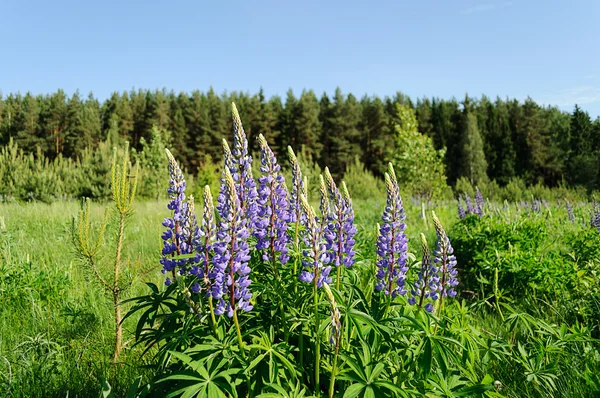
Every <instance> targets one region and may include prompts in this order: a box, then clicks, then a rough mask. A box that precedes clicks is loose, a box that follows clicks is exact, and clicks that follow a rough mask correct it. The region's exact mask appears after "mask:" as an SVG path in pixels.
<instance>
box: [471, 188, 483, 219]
mask: <svg viewBox="0 0 600 398" xmlns="http://www.w3.org/2000/svg"><path fill="white" fill-rule="evenodd" d="M484 208H485V201H484V200H483V195H482V194H481V191H480V190H479V188H476V189H475V209H474V211H475V214H477V215H478V216H480V217H481V216H483V209H484Z"/></svg>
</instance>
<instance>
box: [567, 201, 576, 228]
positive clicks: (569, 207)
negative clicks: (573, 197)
mask: <svg viewBox="0 0 600 398" xmlns="http://www.w3.org/2000/svg"><path fill="white" fill-rule="evenodd" d="M565 207H566V208H567V216H568V217H569V221H571V222H575V213H573V205H572V204H571V202H569V201H568V200H567V199H565Z"/></svg>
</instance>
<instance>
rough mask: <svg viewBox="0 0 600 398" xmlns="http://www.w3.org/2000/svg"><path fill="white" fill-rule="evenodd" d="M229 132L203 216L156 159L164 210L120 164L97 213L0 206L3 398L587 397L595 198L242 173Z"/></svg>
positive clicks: (270, 157)
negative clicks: (438, 194) (456, 196)
mask: <svg viewBox="0 0 600 398" xmlns="http://www.w3.org/2000/svg"><path fill="white" fill-rule="evenodd" d="M235 116H236V113H235V112H234V128H235V129H236V132H235V136H234V143H233V151H230V150H229V148H228V146H227V145H225V159H226V163H225V164H226V165H227V167H225V168H224V171H223V175H222V181H221V184H220V186H219V183H218V182H217V184H216V188H213V195H214V197H215V200H214V202H215V203H213V200H212V197H211V195H210V194H209V190H205V191H203V190H202V189H199V190H198V189H192V188H191V187H188V188H189V189H188V192H187V193H186V191H185V190H186V184H185V182H184V179H185V177H186V176H185V175H184V174H183V172H182V170H181V169H180V168H179V166H178V164H177V159H175V158H174V157H172V156H171V155H170V153H169V156H168V157H165V158H164V159H165V160H164V162H165V165H166V164H167V160H168V165H169V170H168V172H167V171H166V170H165V173H168V174H169V175H170V182H169V188H168V189H169V191H168V193H169V199H159V200H152V201H150V200H147V199H145V200H137V199H135V198H134V197H133V193H134V192H135V190H136V183H135V178H131V176H132V175H135V169H131V168H129V162H128V158H127V156H126V155H125V157H124V158H123V159H120V158H119V159H118V162H117V161H116V160H115V161H113V170H112V176H111V178H109V179H108V180H109V181H110V182H109V184H108V185H109V186H110V189H111V190H112V200H109V201H107V202H92V203H91V204H90V203H89V202H87V203H86V202H77V201H57V202H54V203H50V204H44V203H25V204H22V203H8V204H0V301H1V303H2V310H1V313H0V395H2V396H7V397H67V396H68V397H93V396H103V397H121V396H123V397H125V396H126V397H132V398H134V397H146V396H152V397H154V396H155V397H163V396H168V397H174V396H183V397H192V396H199V397H205V396H206V397H236V396H252V397H263V398H267V397H281V396H283V397H311V396H317V397H318V396H329V397H359V396H360V397H412V396H415V397H417V396H427V397H469V396H473V397H475V396H486V397H499V396H508V397H530V396H531V397H582V396H583V397H593V396H598V395H599V394H600V378H599V376H598V374H600V342H599V340H598V339H599V338H600V329H599V327H600V285H599V281H600V275H599V274H600V262H599V259H600V231H599V228H600V209H599V207H598V205H597V203H595V202H594V203H589V202H587V201H585V202H584V201H573V203H570V202H567V201H565V200H561V201H560V202H558V201H554V202H546V201H541V200H538V199H536V198H523V201H521V202H519V203H508V202H504V203H501V202H499V201H491V202H490V201H486V200H485V199H484V198H483V196H482V195H481V193H478V194H477V198H476V199H475V198H473V200H471V199H470V198H467V197H466V196H461V198H460V202H458V201H457V200H445V201H444V200H438V201H429V200H428V201H424V200H417V199H414V198H411V197H410V196H409V195H404V194H403V191H402V189H401V188H400V186H399V185H398V181H397V180H396V177H395V175H394V170H393V168H392V167H391V166H390V168H389V169H388V171H387V173H386V180H385V188H383V183H382V182H378V183H373V184H374V185H372V186H369V185H367V182H365V181H364V180H363V179H361V180H360V181H352V179H351V178H350V177H351V176H352V175H351V174H347V177H346V179H347V180H348V181H347V186H348V188H347V189H346V184H343V183H342V182H341V181H338V180H336V179H335V178H334V177H332V176H331V175H330V174H329V173H328V171H327V170H325V171H324V172H323V175H324V178H322V179H319V177H318V174H316V175H315V174H314V173H313V174H311V171H310V170H308V169H303V168H302V167H301V166H302V164H301V162H300V163H299V162H298V160H297V159H296V158H295V156H294V155H293V153H292V154H290V156H289V159H290V162H289V163H290V165H289V167H288V162H287V161H286V159H285V156H281V155H280V159H279V163H281V164H284V165H285V166H286V170H285V171H284V172H281V171H280V169H279V165H278V163H277V160H276V159H275V157H274V154H273V153H272V152H271V151H270V148H269V146H268V144H267V143H266V140H264V139H263V138H261V141H260V146H261V153H260V155H259V156H258V157H255V161H254V163H253V164H254V166H256V167H255V168H254V169H252V168H251V167H250V163H249V162H248V160H249V157H248V153H247V143H246V144H244V140H245V136H244V135H243V130H242V129H241V123H238V124H236V123H235V122H237V121H238V120H239V119H237V120H236V119H235ZM245 145H246V147H245ZM121 161H122V163H121ZM120 164H123V166H119V165H120ZM258 166H260V168H259V167H258ZM290 169H291V170H290ZM302 172H304V173H305V175H308V176H309V177H310V178H309V179H307V180H304V179H303V178H302ZM252 175H253V177H252ZM284 176H285V180H286V182H287V189H285V188H283V177H284ZM309 185H310V186H309ZM217 189H218V192H219V195H217ZM189 191H193V193H195V194H196V195H195V196H196V198H195V202H194V201H193V200H192V199H191V198H190V195H189V193H190V192H189ZM253 195H255V196H253ZM351 197H352V198H353V199H351ZM402 199H403V200H402ZM288 200H289V202H288ZM194 203H195V206H196V208H195V209H194ZM167 204H168V207H167ZM254 204H256V208H254V207H253V206H254ZM88 206H89V207H88ZM106 208H108V209H109V211H108V212H105V209H106ZM404 217H405V218H404ZM165 218H167V220H165ZM103 220H104V221H103ZM115 253H116V254H115ZM115 258H116V259H115ZM115 264H116V267H117V268H118V272H115ZM161 271H162V272H161ZM119 272H120V273H119ZM117 273H119V278H120V279H119V282H118V283H114V284H113V283H112V282H111V281H112V279H110V278H113V275H114V279H117ZM224 298H225V299H224ZM116 306H117V307H119V308H120V309H122V312H121V311H120V310H119V311H118V315H116V311H115V308H116ZM115 316H117V319H119V320H121V321H122V327H123V330H122V340H119V339H118V338H117V339H116V338H115V336H118V335H119V331H118V329H119V328H118V325H115Z"/></svg>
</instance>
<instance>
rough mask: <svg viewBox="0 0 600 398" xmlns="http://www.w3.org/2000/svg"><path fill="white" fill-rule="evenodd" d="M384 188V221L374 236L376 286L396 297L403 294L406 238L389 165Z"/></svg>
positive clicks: (404, 216)
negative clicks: (385, 198)
mask: <svg viewBox="0 0 600 398" xmlns="http://www.w3.org/2000/svg"><path fill="white" fill-rule="evenodd" d="M385 183H386V189H387V202H386V207H385V210H384V212H383V216H382V217H381V219H382V220H383V224H382V225H381V226H380V227H379V238H378V239H377V257H378V260H377V268H378V270H377V275H376V276H377V284H376V286H375V289H376V290H377V291H383V293H384V294H386V295H392V297H396V296H397V295H398V294H400V295H404V294H406V290H405V289H404V284H405V279H406V271H408V267H407V265H406V260H407V250H408V238H407V237H406V234H405V232H404V231H405V230H406V224H405V223H404V220H405V219H406V215H405V214H404V208H403V205H402V198H401V197H400V189H399V187H398V181H397V180H396V174H395V173H394V168H393V167H392V164H391V163H390V165H389V172H388V173H386V174H385Z"/></svg>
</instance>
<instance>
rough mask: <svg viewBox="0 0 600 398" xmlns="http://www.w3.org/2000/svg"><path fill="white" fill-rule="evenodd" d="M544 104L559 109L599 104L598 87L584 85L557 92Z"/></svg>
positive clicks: (599, 90)
mask: <svg viewBox="0 0 600 398" xmlns="http://www.w3.org/2000/svg"><path fill="white" fill-rule="evenodd" d="M544 102H547V103H549V104H552V105H557V106H560V107H567V106H574V105H575V104H578V105H583V104H591V103H594V102H600V87H597V86H592V85H584V86H577V87H571V88H566V89H564V90H561V91H559V92H557V93H556V94H554V95H553V96H552V97H551V98H550V99H549V100H548V101H544Z"/></svg>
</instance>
